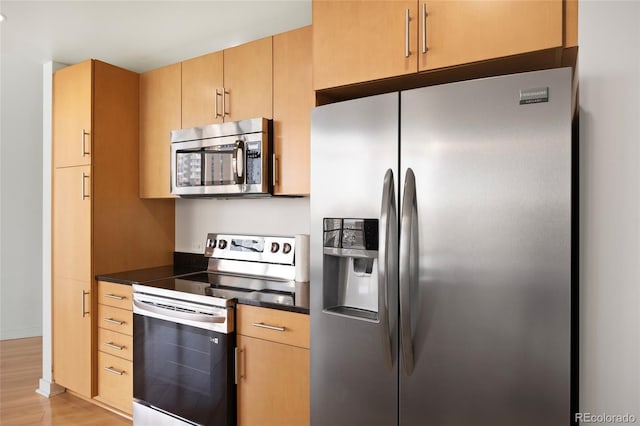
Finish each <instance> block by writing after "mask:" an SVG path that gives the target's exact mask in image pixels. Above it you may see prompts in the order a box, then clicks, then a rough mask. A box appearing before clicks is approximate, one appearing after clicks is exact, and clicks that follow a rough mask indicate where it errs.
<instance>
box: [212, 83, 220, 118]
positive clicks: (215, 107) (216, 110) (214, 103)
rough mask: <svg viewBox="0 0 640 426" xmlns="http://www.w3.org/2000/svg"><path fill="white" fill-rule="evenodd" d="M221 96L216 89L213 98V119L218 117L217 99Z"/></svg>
mask: <svg viewBox="0 0 640 426" xmlns="http://www.w3.org/2000/svg"><path fill="white" fill-rule="evenodd" d="M219 96H221V95H220V91H219V90H218V89H216V95H215V97H214V98H213V110H214V114H215V115H214V117H213V118H218V117H220V113H219V112H218V97H219Z"/></svg>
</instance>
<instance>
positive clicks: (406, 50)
mask: <svg viewBox="0 0 640 426" xmlns="http://www.w3.org/2000/svg"><path fill="white" fill-rule="evenodd" d="M410 20H411V18H410V17H409V9H407V10H405V11H404V57H405V58H408V57H409V55H410V54H411V51H410V50H409V21H410Z"/></svg>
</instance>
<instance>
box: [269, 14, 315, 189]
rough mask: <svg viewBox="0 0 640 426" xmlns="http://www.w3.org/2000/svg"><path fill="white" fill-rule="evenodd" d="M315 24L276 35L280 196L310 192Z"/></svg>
mask: <svg viewBox="0 0 640 426" xmlns="http://www.w3.org/2000/svg"><path fill="white" fill-rule="evenodd" d="M311 62H312V55H311V27H310V26H308V27H303V28H300V29H297V30H293V31H289V32H286V33H282V34H278V35H275V36H274V37H273V139H274V141H273V143H274V147H273V149H274V152H275V156H276V158H275V165H274V167H275V171H274V173H275V186H274V193H275V194H278V195H306V194H309V144H310V134H311V109H312V108H313V107H314V106H315V96H314V91H313V86H312V64H311Z"/></svg>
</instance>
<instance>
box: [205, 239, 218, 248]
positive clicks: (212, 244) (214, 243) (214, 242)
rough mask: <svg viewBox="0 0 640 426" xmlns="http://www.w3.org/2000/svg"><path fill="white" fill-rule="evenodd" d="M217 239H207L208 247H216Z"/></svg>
mask: <svg viewBox="0 0 640 426" xmlns="http://www.w3.org/2000/svg"><path fill="white" fill-rule="evenodd" d="M216 242H217V241H216V240H213V239H211V240H207V248H216Z"/></svg>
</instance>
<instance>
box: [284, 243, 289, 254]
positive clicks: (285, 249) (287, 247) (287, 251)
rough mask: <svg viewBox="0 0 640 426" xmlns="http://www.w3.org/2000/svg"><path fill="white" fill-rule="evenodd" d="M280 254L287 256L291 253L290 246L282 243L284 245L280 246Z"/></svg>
mask: <svg viewBox="0 0 640 426" xmlns="http://www.w3.org/2000/svg"><path fill="white" fill-rule="evenodd" d="M282 252H283V253H284V254H289V253H290V252H291V244H289V243H284V245H283V246H282Z"/></svg>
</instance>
